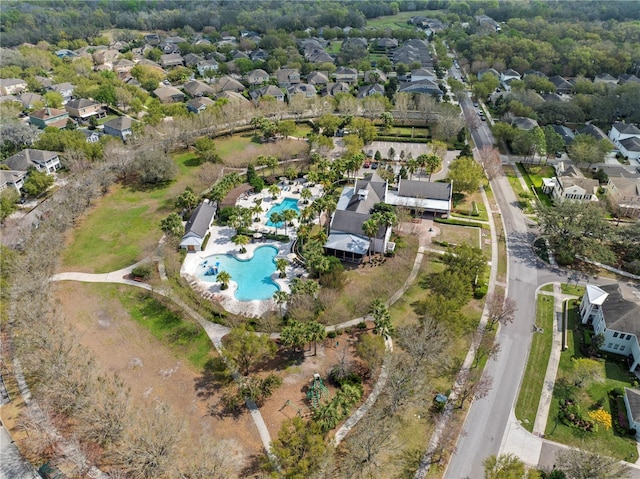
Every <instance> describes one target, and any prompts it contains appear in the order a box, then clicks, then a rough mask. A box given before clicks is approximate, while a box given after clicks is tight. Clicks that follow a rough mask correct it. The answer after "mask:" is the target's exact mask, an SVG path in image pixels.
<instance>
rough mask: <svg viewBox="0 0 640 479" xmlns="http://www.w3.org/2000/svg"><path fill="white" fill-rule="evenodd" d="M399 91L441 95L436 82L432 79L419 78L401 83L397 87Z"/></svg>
mask: <svg viewBox="0 0 640 479" xmlns="http://www.w3.org/2000/svg"><path fill="white" fill-rule="evenodd" d="M398 92H400V93H422V94H425V95H433V96H442V94H443V93H442V90H441V89H440V87H439V86H438V84H437V83H436V82H434V81H432V80H421V81H416V82H413V81H412V82H408V83H401V84H400V86H399V87H398Z"/></svg>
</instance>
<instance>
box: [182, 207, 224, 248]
mask: <svg viewBox="0 0 640 479" xmlns="http://www.w3.org/2000/svg"><path fill="white" fill-rule="evenodd" d="M215 214H216V206H215V204H214V203H211V202H210V201H209V200H205V201H204V202H202V203H200V205H198V207H197V208H196V209H195V210H193V213H191V217H190V218H189V221H187V224H186V226H185V228H184V236H183V237H182V241H181V242H180V248H182V249H186V250H187V251H188V252H189V253H191V252H195V251H202V245H203V243H204V240H205V237H206V236H207V232H208V231H209V228H210V227H211V223H212V222H213V218H214V216H215Z"/></svg>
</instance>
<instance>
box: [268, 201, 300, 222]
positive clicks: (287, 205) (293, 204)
mask: <svg viewBox="0 0 640 479" xmlns="http://www.w3.org/2000/svg"><path fill="white" fill-rule="evenodd" d="M284 210H295V212H296V214H298V213H300V208H298V200H297V199H295V198H285V199H283V200H282V203H280V204H277V205H273V206H272V207H271V208H270V209H269V211H267V226H271V227H272V228H276V227H278V228H282V227H283V226H284V221H281V222H280V223H277V224H276V223H273V222H272V221H271V220H270V219H269V218H270V217H271V213H282V212H283V211H284Z"/></svg>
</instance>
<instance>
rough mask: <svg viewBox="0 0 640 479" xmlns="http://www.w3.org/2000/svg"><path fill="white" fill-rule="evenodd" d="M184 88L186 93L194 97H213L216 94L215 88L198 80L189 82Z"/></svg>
mask: <svg viewBox="0 0 640 479" xmlns="http://www.w3.org/2000/svg"><path fill="white" fill-rule="evenodd" d="M182 88H184V91H186V92H187V93H188V94H189V95H191V96H192V97H199V96H213V95H214V94H215V91H214V89H213V88H211V87H210V86H209V85H207V84H206V83H203V82H201V81H198V80H193V81H190V82H187V83H185V84H184V85H183V86H182Z"/></svg>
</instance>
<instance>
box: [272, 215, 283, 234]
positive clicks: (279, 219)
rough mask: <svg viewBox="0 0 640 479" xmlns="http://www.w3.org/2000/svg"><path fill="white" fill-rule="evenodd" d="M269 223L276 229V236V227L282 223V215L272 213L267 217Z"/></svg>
mask: <svg viewBox="0 0 640 479" xmlns="http://www.w3.org/2000/svg"><path fill="white" fill-rule="evenodd" d="M269 221H271V222H272V223H273V227H274V228H275V229H276V235H277V234H278V225H279V224H280V223H282V222H283V221H284V216H283V215H282V213H279V212H277V211H274V212H273V213H271V215H270V216H269Z"/></svg>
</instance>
